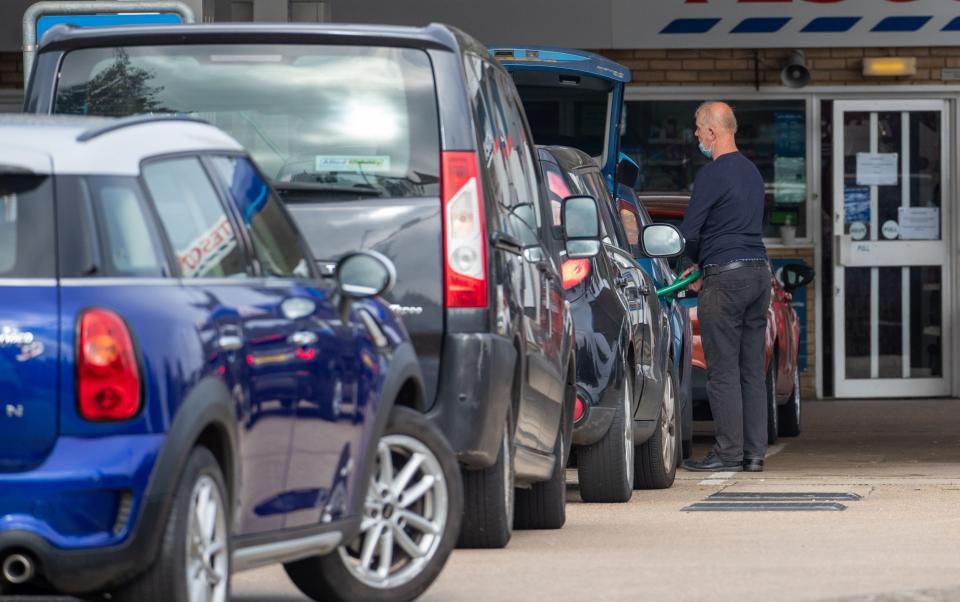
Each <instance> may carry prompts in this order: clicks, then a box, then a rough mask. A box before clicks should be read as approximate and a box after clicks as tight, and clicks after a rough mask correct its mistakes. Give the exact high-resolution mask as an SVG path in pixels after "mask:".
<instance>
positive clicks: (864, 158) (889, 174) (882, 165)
mask: <svg viewBox="0 0 960 602" xmlns="http://www.w3.org/2000/svg"><path fill="white" fill-rule="evenodd" d="M896 183H897V153H857V185H858V186H892V185H894V184H896Z"/></svg>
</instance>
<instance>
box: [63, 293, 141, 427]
mask: <svg viewBox="0 0 960 602" xmlns="http://www.w3.org/2000/svg"><path fill="white" fill-rule="evenodd" d="M77 399H78V404H79V409H80V415H81V416H82V417H84V418H86V419H87V420H106V421H110V420H127V419H129V418H133V417H134V416H135V415H136V414H137V412H138V411H139V410H140V369H139V368H138V366H137V356H136V353H135V352H134V349H133V340H132V339H131V337H130V331H129V330H128V329H127V325H126V324H124V322H123V320H122V319H121V318H120V316H118V315H117V314H115V313H113V312H112V311H109V310H106V309H90V310H87V311H86V312H84V313H83V315H82V316H81V318H80V329H79V336H78V338H77Z"/></svg>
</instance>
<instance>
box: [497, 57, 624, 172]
mask: <svg viewBox="0 0 960 602" xmlns="http://www.w3.org/2000/svg"><path fill="white" fill-rule="evenodd" d="M511 75H512V76H513V79H514V82H515V83H516V84H517V91H518V92H519V93H520V99H521V100H522V101H523V109H524V111H526V113H527V121H528V122H529V123H530V131H531V132H532V133H533V139H534V141H535V142H536V143H537V144H541V145H546V146H553V145H556V146H571V147H573V148H578V149H580V150H582V151H583V152H585V153H587V154H588V155H590V156H591V157H597V158H600V159H601V160H602V161H605V160H606V157H605V150H606V144H607V120H608V117H609V109H610V97H611V91H612V86H611V84H609V83H608V82H606V81H604V80H601V79H598V78H595V77H586V76H582V77H581V76H572V75H555V74H548V73H538V72H527V71H515V72H513V73H511Z"/></svg>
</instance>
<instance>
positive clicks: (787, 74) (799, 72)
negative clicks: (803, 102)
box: [780, 50, 810, 88]
mask: <svg viewBox="0 0 960 602" xmlns="http://www.w3.org/2000/svg"><path fill="white" fill-rule="evenodd" d="M803 63H804V60H803V51H802V50H794V51H792V52H791V53H790V55H789V56H788V57H787V62H786V64H784V66H783V69H781V70H780V81H782V82H783V85H784V86H786V87H788V88H802V87H804V86H806V85H807V84H809V83H810V71H809V70H808V69H807V66H806V65H804V64H803Z"/></svg>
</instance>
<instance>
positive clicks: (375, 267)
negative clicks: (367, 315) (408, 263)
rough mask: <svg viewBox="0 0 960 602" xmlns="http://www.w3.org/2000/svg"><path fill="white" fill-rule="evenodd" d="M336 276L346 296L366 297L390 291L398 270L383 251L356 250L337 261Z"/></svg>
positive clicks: (353, 297)
mask: <svg viewBox="0 0 960 602" xmlns="http://www.w3.org/2000/svg"><path fill="white" fill-rule="evenodd" d="M334 278H335V279H336V281H337V286H338V287H339V288H340V290H341V291H342V292H343V294H344V296H346V297H349V298H351V299H365V298H367V297H376V296H377V295H383V294H386V293H388V292H390V289H392V288H393V285H394V283H396V281H397V270H396V268H395V267H394V266H393V262H392V261H390V260H389V259H387V258H386V257H385V256H384V255H382V254H381V253H377V252H376V251H356V252H354V253H348V254H347V255H344V256H343V257H342V258H341V259H340V261H338V262H337V267H336V268H334Z"/></svg>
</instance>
